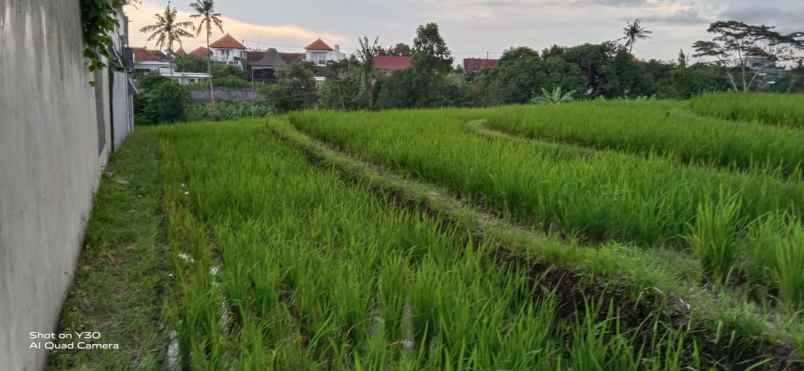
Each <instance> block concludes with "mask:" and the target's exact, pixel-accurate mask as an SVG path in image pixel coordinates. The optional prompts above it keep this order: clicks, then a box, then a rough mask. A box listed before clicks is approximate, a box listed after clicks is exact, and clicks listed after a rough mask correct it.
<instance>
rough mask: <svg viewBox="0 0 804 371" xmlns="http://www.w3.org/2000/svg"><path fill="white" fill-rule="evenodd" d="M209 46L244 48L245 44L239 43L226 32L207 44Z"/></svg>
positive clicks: (215, 47) (216, 47) (214, 47)
mask: <svg viewBox="0 0 804 371" xmlns="http://www.w3.org/2000/svg"><path fill="white" fill-rule="evenodd" d="M209 47H210V48H213V49H245V48H246V46H245V45H243V44H241V43H240V42H239V41H237V40H235V38H234V37H232V35H229V34H228V33H227V34H226V35H223V37H221V38H220V39H218V40H216V41H215V42H214V43H212V44H209Z"/></svg>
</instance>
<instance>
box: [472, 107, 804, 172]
mask: <svg viewBox="0 0 804 371" xmlns="http://www.w3.org/2000/svg"><path fill="white" fill-rule="evenodd" d="M694 105H695V103H694ZM477 118H484V119H486V120H487V121H488V126H489V127H490V128H492V129H495V130H501V131H504V132H507V133H511V134H515V135H521V136H525V137H529V138H532V139H543V140H546V141H553V142H560V143H564V144H577V145H581V146H588V147H593V148H596V149H605V150H616V151H621V152H626V153H634V154H641V155H643V156H646V157H651V155H661V156H665V157H670V158H673V159H675V160H677V161H680V162H682V163H692V164H704V165H712V166H720V167H724V168H726V169H730V170H733V171H745V170H753V171H763V172H767V173H770V174H772V175H777V176H779V177H782V178H786V179H791V180H796V181H801V180H802V179H804V178H803V176H804V175H802V167H803V166H804V146H802V145H801V143H802V142H804V132H802V131H800V130H796V129H791V128H782V127H768V126H764V125H760V124H749V123H735V122H729V121H724V120H721V119H717V118H710V117H701V116H698V115H695V114H693V113H690V112H688V111H687V109H686V103H684V102H672V101H655V102H639V103H635V102H605V103H602V102H587V103H575V104H566V105H547V106H511V107H500V108H494V109H488V110H480V111H477V112H473V117H472V119H477Z"/></svg>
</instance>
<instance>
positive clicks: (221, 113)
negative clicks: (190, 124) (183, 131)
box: [184, 101, 273, 121]
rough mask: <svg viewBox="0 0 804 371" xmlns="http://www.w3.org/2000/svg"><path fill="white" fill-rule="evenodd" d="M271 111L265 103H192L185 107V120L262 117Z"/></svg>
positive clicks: (271, 108)
mask: <svg viewBox="0 0 804 371" xmlns="http://www.w3.org/2000/svg"><path fill="white" fill-rule="evenodd" d="M272 112H273V107H271V106H270V105H268V104H266V103H255V102H221V101H219V102H216V103H215V104H192V105H190V106H189V107H187V111H186V113H185V117H184V118H185V120H187V121H225V120H237V119H241V118H248V117H251V118H254V117H264V116H266V115H270V114H271V113H272Z"/></svg>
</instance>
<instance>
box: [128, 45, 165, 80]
mask: <svg viewBox="0 0 804 371" xmlns="http://www.w3.org/2000/svg"><path fill="white" fill-rule="evenodd" d="M131 56H132V59H134V71H135V72H138V73H160V74H161V73H163V72H170V59H169V58H168V56H167V55H165V53H162V51H160V50H148V49H145V48H131Z"/></svg>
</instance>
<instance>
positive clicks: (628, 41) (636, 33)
mask: <svg viewBox="0 0 804 371" xmlns="http://www.w3.org/2000/svg"><path fill="white" fill-rule="evenodd" d="M623 32H624V33H625V36H623V38H622V40H625V47H626V48H627V49H628V52H629V53H630V52H631V51H632V50H634V44H636V42H637V40H641V39H647V38H648V37H650V35H652V34H653V31H651V30H648V29H647V28H645V27H643V26H642V21H641V20H639V19H635V20H634V21H633V22H631V23H628V24H626V25H625V28H623Z"/></svg>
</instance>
